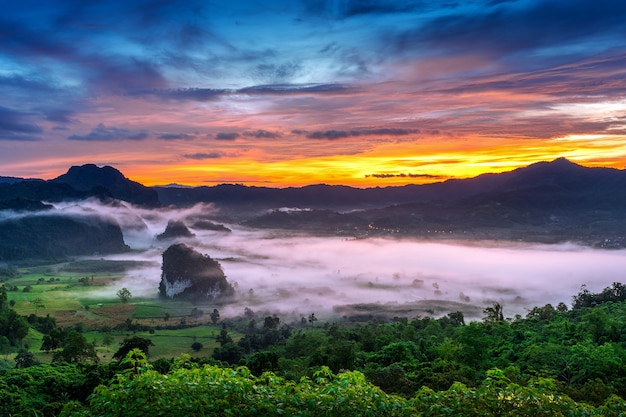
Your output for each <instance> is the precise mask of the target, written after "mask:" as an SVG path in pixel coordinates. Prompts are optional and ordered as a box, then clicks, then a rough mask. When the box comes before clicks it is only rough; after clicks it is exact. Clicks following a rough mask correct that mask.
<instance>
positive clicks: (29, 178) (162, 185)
mask: <svg viewBox="0 0 626 417" xmlns="http://www.w3.org/2000/svg"><path fill="white" fill-rule="evenodd" d="M558 161H566V162H567V163H570V164H573V165H578V166H580V167H583V168H606V167H587V166H584V165H581V164H578V163H576V162H574V161H571V160H569V159H567V158H565V157H557V158H555V159H552V160H549V161H537V162H533V163H531V164H528V165H525V166H522V167H519V168H512V169H510V170H507V171H502V172H483V173H480V174H477V175H475V176H472V177H467V178H447V179H443V180H440V181H435V182H429V183H406V184H400V185H389V184H384V185H380V184H379V185H376V184H374V185H371V186H369V185H368V186H355V185H348V184H327V183H310V184H302V185H297V186H293V185H287V186H267V185H258V184H243V183H235V182H224V183H216V184H212V185H208V184H200V185H187V184H179V183H169V184H154V185H146V184H143V183H141V182H140V181H136V180H135V179H133V178H130V177H129V176H127V175H126V173H125V172H123V171H121V170H120V169H118V168H117V167H115V166H111V165H98V164H93V163H85V164H82V165H72V166H71V167H68V168H67V170H66V171H64V172H63V173H61V174H59V175H57V176H55V177H53V178H36V177H11V176H7V175H2V173H1V172H0V178H2V177H3V178H15V179H20V180H44V181H50V180H54V179H56V178H58V177H59V176H61V175H63V174H65V173H67V172H69V170H70V169H71V168H79V167H83V166H88V165H93V166H95V167H97V168H98V169H103V168H105V167H108V168H113V169H114V170H116V171H118V172H119V173H120V174H122V175H123V176H124V177H125V178H126V179H128V180H130V181H134V182H138V183H139V184H141V185H144V186H146V187H161V188H168V187H171V188H176V187H179V188H195V187H217V186H221V185H232V186H244V187H258V188H274V189H285V188H304V187H315V186H328V187H332V186H338V187H350V188H357V189H370V188H386V187H403V186H407V185H413V186H419V185H428V184H440V183H443V182H446V181H449V180H463V179H472V178H476V177H479V176H481V175H484V174H488V175H489V174H503V173H507V172H511V171H514V170H517V169H523V168H528V167H530V166H531V165H536V164H554V163H557V162H558ZM610 169H617V170H621V171H623V170H625V169H619V168H610Z"/></svg>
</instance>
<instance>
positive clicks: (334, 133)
mask: <svg viewBox="0 0 626 417" xmlns="http://www.w3.org/2000/svg"><path fill="white" fill-rule="evenodd" d="M293 133H295V134H306V137H307V138H309V139H328V140H335V139H343V138H349V137H358V136H406V135H411V134H416V133H420V130H419V129H400V128H378V129H352V130H324V131H321V130H320V131H314V132H306V131H304V130H294V131H293Z"/></svg>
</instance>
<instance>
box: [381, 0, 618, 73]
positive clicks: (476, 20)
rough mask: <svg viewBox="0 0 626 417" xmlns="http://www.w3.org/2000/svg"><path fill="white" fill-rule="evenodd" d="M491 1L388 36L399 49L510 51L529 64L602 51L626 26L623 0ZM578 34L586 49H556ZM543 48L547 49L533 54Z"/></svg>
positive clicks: (572, 42)
mask: <svg viewBox="0 0 626 417" xmlns="http://www.w3.org/2000/svg"><path fill="white" fill-rule="evenodd" d="M491 6H493V7H489V6H488V5H485V7H483V8H473V9H472V10H465V9H464V8H463V7H458V8H457V9H455V10H454V11H450V12H448V13H445V14H440V15H439V16H438V17H436V18H432V19H430V20H427V21H426V23H425V24H423V25H421V26H417V27H413V28H401V29H399V30H398V31H397V32H395V34H394V35H393V36H392V37H391V38H388V39H386V42H388V45H393V47H394V48H395V52H396V53H401V54H402V53H409V54H423V53H424V51H425V48H427V49H430V50H431V51H432V52H433V53H436V54H445V53H449V52H456V53H458V52H462V53H471V54H476V55H485V54H487V55H489V56H498V59H500V60H503V59H504V57H507V56H510V57H513V58H515V62H516V63H517V64H521V63H523V62H524V61H526V65H529V66H533V65H536V64H539V63H540V62H541V61H549V60H550V59H554V58H555V57H556V56H558V55H559V54H561V55H563V56H564V57H566V59H571V58H572V56H576V55H577V54H581V53H582V54H584V55H587V54H588V53H589V52H590V50H594V49H595V50H596V51H601V50H603V49H605V48H606V47H607V45H609V46H611V45H616V44H615V43H614V41H611V40H610V39H611V38H613V39H617V38H616V37H617V36H620V34H621V33H624V30H625V29H626V4H625V3H624V2H621V1H619V0H600V1H598V2H585V1H574V2H563V1H552V0H541V1H536V2H527V3H521V2H510V3H506V2H497V3H493V2H492V3H491ZM594 38H595V39H597V42H596V43H595V45H593V46H592V45H591V44H589V43H588V41H589V40H592V39H594ZM581 40H585V42H586V43H585V45H586V46H585V48H584V50H583V49H579V50H578V51H576V49H575V48H564V49H562V50H559V49H557V47H561V46H572V45H575V44H576V43H577V42H578V41H581ZM543 48H546V50H549V51H550V54H532V51H539V50H541V49H543ZM592 48H593V49H592ZM520 53H522V54H523V55H519V54H520ZM528 53H530V55H527V54H528ZM518 58H522V59H521V60H520V59H518ZM539 60H541V61H539Z"/></svg>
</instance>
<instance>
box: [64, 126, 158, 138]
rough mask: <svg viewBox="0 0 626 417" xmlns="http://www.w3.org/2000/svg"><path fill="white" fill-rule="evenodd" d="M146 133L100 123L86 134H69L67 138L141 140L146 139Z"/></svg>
mask: <svg viewBox="0 0 626 417" xmlns="http://www.w3.org/2000/svg"><path fill="white" fill-rule="evenodd" d="M147 137H148V134H147V133H146V132H144V131H131V130H127V129H120V128H116V127H106V126H105V125H104V124H102V123H100V124H99V125H98V127H96V128H95V129H94V130H92V131H91V132H90V133H88V134H86V135H71V136H69V137H68V139H69V140H82V141H114V140H142V139H146V138H147Z"/></svg>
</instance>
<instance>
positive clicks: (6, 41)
mask: <svg viewBox="0 0 626 417" xmlns="http://www.w3.org/2000/svg"><path fill="white" fill-rule="evenodd" d="M0 39H2V50H3V52H4V53H10V54H11V55H15V56H20V57H26V58H29V57H32V56H46V57H54V58H61V59H64V58H68V57H71V56H73V55H74V54H75V53H76V50H75V48H74V47H72V46H70V45H68V44H66V43H64V42H60V41H59V40H58V39H56V36H54V34H52V33H46V35H45V36H42V32H41V31H40V30H35V29H33V28H30V27H29V26H28V25H27V24H24V22H20V21H17V20H8V19H6V18H0Z"/></svg>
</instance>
